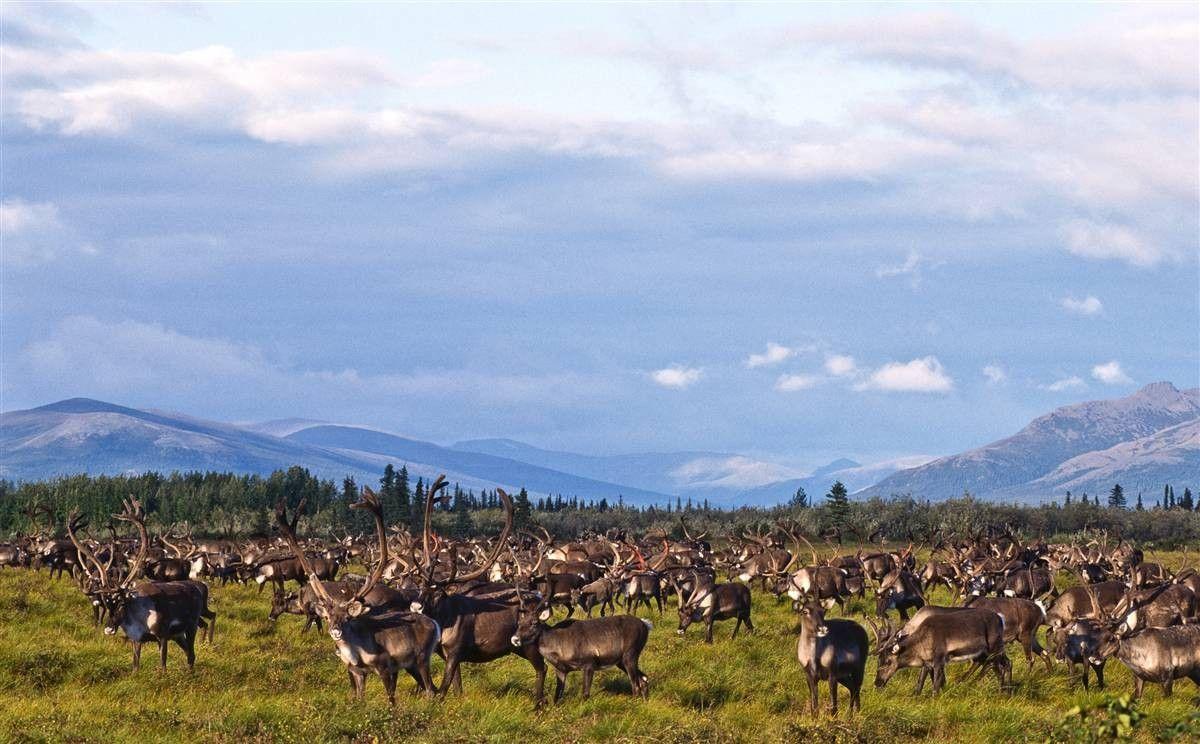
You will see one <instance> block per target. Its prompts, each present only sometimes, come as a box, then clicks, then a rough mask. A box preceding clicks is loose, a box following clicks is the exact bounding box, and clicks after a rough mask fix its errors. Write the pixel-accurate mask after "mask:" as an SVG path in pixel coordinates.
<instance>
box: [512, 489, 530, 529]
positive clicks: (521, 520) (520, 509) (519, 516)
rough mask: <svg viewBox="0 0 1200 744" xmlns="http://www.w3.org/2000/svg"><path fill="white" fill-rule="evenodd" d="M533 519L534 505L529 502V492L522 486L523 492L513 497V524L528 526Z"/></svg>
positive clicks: (518, 526) (519, 526)
mask: <svg viewBox="0 0 1200 744" xmlns="http://www.w3.org/2000/svg"><path fill="white" fill-rule="evenodd" d="M532 521H533V505H532V504H530V503H529V492H528V491H526V490H525V489H524V487H522V488H521V492H520V493H518V494H517V497H516V498H515V499H513V526H514V527H517V528H522V527H528V526H529V524H530V523H531V522H532Z"/></svg>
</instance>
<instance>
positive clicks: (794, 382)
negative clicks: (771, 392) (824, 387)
mask: <svg viewBox="0 0 1200 744" xmlns="http://www.w3.org/2000/svg"><path fill="white" fill-rule="evenodd" d="M820 382H821V378H820V377H817V376H816V375H780V376H779V379H778V380H776V381H775V389H776V390H778V391H780V392H784V393H794V392H796V391H798V390H807V389H808V388H810V387H813V386H815V385H817V384H818V383H820Z"/></svg>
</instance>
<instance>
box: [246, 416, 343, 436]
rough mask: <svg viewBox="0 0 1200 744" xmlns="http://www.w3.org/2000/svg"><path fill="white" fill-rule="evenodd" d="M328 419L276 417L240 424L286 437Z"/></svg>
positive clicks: (261, 431) (261, 432)
mask: <svg viewBox="0 0 1200 744" xmlns="http://www.w3.org/2000/svg"><path fill="white" fill-rule="evenodd" d="M328 423H329V422H328V421H318V420H316V419H306V418H283V419H274V420H272V421H257V422H253V423H249V424H238V426H240V427H241V428H243V429H249V430H250V431H255V432H258V433H259V434H269V435H271V436H273V437H286V436H287V435H288V434H295V433H296V432H298V431H300V430H301V429H307V428H309V427H310V426H321V425H322V424H328Z"/></svg>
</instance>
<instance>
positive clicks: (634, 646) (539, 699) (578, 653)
mask: <svg viewBox="0 0 1200 744" xmlns="http://www.w3.org/2000/svg"><path fill="white" fill-rule="evenodd" d="M550 614H551V610H550V608H549V607H546V606H541V607H536V608H533V609H532V610H530V609H527V608H525V607H521V608H520V610H519V620H518V623H517V631H516V632H515V633H513V636H512V638H511V639H510V642H511V643H512V645H513V646H514V647H515V648H518V649H522V650H527V649H529V648H530V647H532V648H534V649H536V651H537V652H538V653H539V654H540V655H541V656H542V658H543V659H545V660H546V663H548V664H550V666H552V667H554V674H555V677H556V682H555V685H554V702H555V704H558V702H559V701H560V700H562V697H563V693H565V692H566V689H567V674H568V673H570V672H574V671H582V672H583V699H584V700H587V699H588V697H589V696H590V695H591V693H592V676H593V675H594V674H595V673H596V670H597V669H601V668H604V667H608V666H615V667H617V668H618V669H620V670H621V671H623V672H625V673H626V674H627V675H629V684H630V687H631V689H632V690H633V694H635V695H640V696H641V697H643V698H647V697H649V695H650V681H649V679H647V678H646V675H645V674H643V673H642V670H641V669H640V668H639V667H638V658H639V657H640V656H641V654H642V649H644V648H645V647H646V641H647V640H648V639H649V638H650V629H651V628H652V627H653V626H652V625H651V624H650V621H648V620H642V619H641V618H637V617H633V616H632V615H612V616H609V617H601V618H595V619H588V620H563V621H562V622H560V623H558V624H557V625H546V621H547V620H549V619H550ZM545 687H546V668H545V666H542V667H540V668H539V669H538V670H537V684H536V687H535V689H534V693H533V697H534V700H535V701H536V705H537V706H538V707H541V706H542V705H543V704H545V701H546V695H545Z"/></svg>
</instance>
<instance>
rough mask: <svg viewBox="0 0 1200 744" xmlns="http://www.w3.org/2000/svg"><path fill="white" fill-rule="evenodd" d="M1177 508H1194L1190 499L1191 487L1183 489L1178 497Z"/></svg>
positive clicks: (1193, 503)
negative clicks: (1181, 494)
mask: <svg viewBox="0 0 1200 744" xmlns="http://www.w3.org/2000/svg"><path fill="white" fill-rule="evenodd" d="M1179 508H1180V509H1183V510H1184V511H1192V510H1193V509H1195V508H1196V504H1195V502H1194V501H1193V500H1192V489H1190V488H1184V489H1183V496H1181V497H1180V499H1179Z"/></svg>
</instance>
